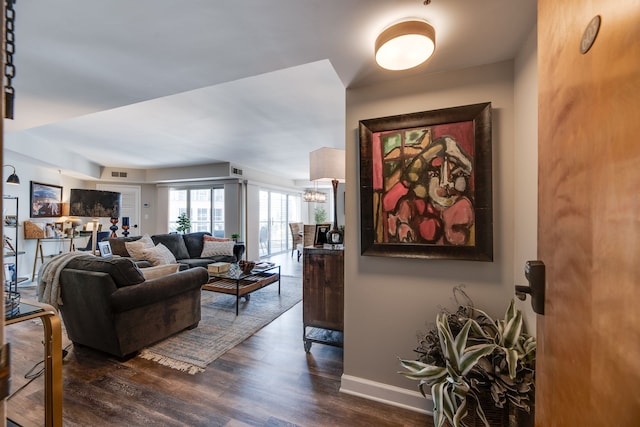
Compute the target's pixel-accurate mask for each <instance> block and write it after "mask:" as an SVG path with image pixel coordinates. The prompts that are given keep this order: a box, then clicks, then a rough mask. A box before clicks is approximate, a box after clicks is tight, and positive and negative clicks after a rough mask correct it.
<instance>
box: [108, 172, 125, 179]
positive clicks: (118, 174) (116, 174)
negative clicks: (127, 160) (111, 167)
mask: <svg viewBox="0 0 640 427" xmlns="http://www.w3.org/2000/svg"><path fill="white" fill-rule="evenodd" d="M111 177H112V178H126V177H127V172H116V171H111Z"/></svg>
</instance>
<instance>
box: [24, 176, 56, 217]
mask: <svg viewBox="0 0 640 427" xmlns="http://www.w3.org/2000/svg"><path fill="white" fill-rule="evenodd" d="M30 195H31V207H30V216H31V218H57V217H61V216H62V187H61V186H59V185H54V184H45V183H42V182H36V181H31V193H30Z"/></svg>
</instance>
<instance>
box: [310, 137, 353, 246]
mask: <svg viewBox="0 0 640 427" xmlns="http://www.w3.org/2000/svg"><path fill="white" fill-rule="evenodd" d="M309 179H310V180H311V181H331V185H332V186H333V226H332V228H331V230H329V232H328V233H327V242H328V243H330V244H334V245H335V244H341V243H343V242H344V236H343V234H342V232H341V231H340V229H339V228H338V183H340V182H344V181H345V151H344V150H338V149H336V148H329V147H323V148H320V149H318V150H315V151H312V152H311V153H309Z"/></svg>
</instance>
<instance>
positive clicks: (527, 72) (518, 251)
mask: <svg viewBox="0 0 640 427" xmlns="http://www.w3.org/2000/svg"><path fill="white" fill-rule="evenodd" d="M537 42H538V40H537V31H536V27H535V26H534V28H533V31H531V33H530V34H529V37H528V38H527V41H526V43H525V44H524V45H523V48H522V50H521V52H520V54H519V55H518V57H517V58H516V61H515V189H516V190H515V195H514V207H513V208H514V218H515V236H514V237H515V248H514V251H515V254H514V274H515V280H516V282H517V283H518V284H522V285H525V284H527V281H526V278H525V276H524V263H525V262H526V261H527V260H535V259H538V257H537V252H538V68H537V67H538V58H537V52H538V49H537ZM518 302H519V301H518ZM518 307H519V308H520V309H521V310H522V312H523V313H524V315H525V322H526V324H527V329H528V330H529V332H531V333H533V334H535V331H536V315H535V313H534V312H533V310H532V309H531V299H530V298H527V300H526V301H525V302H522V303H520V302H519V304H518Z"/></svg>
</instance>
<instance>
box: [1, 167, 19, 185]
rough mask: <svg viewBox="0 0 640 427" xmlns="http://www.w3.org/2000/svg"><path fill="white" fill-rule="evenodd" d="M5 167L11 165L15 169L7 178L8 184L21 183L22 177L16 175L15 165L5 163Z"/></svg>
mask: <svg viewBox="0 0 640 427" xmlns="http://www.w3.org/2000/svg"><path fill="white" fill-rule="evenodd" d="M3 167H10V168H11V169H13V172H12V173H11V175H9V177H8V178H7V184H13V185H19V184H20V178H19V177H18V175H16V168H15V167H14V166H13V165H3Z"/></svg>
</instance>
